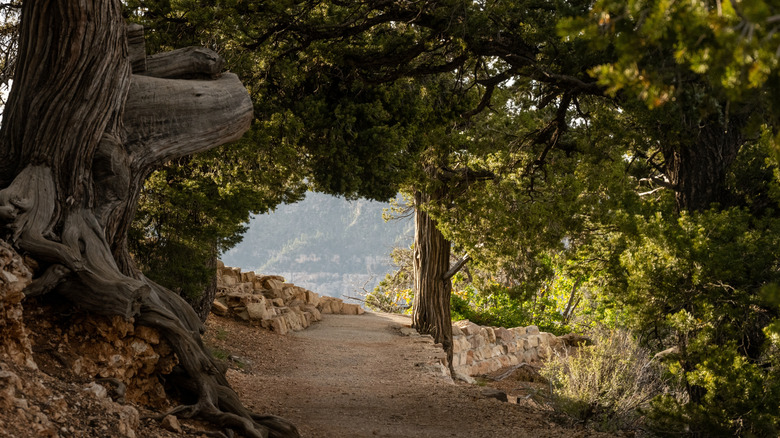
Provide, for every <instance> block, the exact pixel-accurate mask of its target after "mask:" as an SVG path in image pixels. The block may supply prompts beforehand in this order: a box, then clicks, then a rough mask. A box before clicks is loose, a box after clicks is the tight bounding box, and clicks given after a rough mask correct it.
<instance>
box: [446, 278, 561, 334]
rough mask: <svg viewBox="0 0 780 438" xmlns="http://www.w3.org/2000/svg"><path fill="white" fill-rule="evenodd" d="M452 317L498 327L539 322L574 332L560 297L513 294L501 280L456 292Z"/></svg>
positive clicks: (545, 328)
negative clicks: (562, 311)
mask: <svg viewBox="0 0 780 438" xmlns="http://www.w3.org/2000/svg"><path fill="white" fill-rule="evenodd" d="M450 304H451V309H452V318H453V319H454V320H459V319H468V320H469V321H471V322H473V323H476V324H479V325H487V326H495V327H507V328H511V327H526V326H529V325H536V326H538V327H539V329H540V330H542V331H546V332H550V333H554V334H557V335H561V334H565V333H568V332H570V331H571V330H570V328H569V327H568V326H567V325H566V324H565V323H564V321H563V316H562V315H561V314H560V313H559V312H558V311H557V306H556V304H557V303H556V301H555V300H554V299H551V298H549V297H545V296H536V297H534V299H533V300H523V299H517V298H512V296H511V295H510V291H509V290H507V289H506V288H503V287H501V286H500V285H498V284H493V285H492V286H491V287H489V288H488V289H487V290H483V291H477V289H476V288H475V287H474V286H473V285H466V286H465V287H464V288H463V289H460V290H456V291H454V292H453V294H452V296H451V299H450Z"/></svg>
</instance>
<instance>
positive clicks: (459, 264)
mask: <svg viewBox="0 0 780 438" xmlns="http://www.w3.org/2000/svg"><path fill="white" fill-rule="evenodd" d="M469 260H471V255H469V254H466V256H465V257H463V258H462V259H460V260H458V262H457V263H455V264H454V265H452V267H450V269H449V270H448V271H447V272H445V273H444V275H443V276H442V281H447V280H449V279H450V278H452V277H453V276H454V275H455V274H457V273H458V271H460V270H461V269H463V266H464V265H465V264H466V263H468V262H469Z"/></svg>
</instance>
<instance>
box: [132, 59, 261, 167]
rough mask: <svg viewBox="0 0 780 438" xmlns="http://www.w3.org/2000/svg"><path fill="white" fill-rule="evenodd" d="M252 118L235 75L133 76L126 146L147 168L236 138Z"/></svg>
mask: <svg viewBox="0 0 780 438" xmlns="http://www.w3.org/2000/svg"><path fill="white" fill-rule="evenodd" d="M252 118H253V107H252V101H251V99H250V98H249V94H248V93H247V91H246V88H244V86H243V85H242V84H241V81H240V80H239V79H238V77H237V76H236V75H234V74H232V73H226V74H224V75H222V76H221V77H219V78H218V79H216V80H183V79H162V78H155V77H149V76H134V77H133V80H132V84H131V85H130V90H129V92H128V97H127V104H126V107H125V117H124V126H125V131H126V133H127V143H126V147H127V150H128V152H129V153H130V156H131V157H132V160H133V162H134V165H136V166H140V167H146V166H150V165H157V164H161V163H163V162H165V161H167V160H171V159H174V158H178V157H182V156H185V155H190V154H193V153H197V152H201V151H205V150H208V149H211V148H213V147H214V146H215V145H219V144H223V143H227V142H230V141H234V140H238V139H239V138H241V136H242V135H243V133H244V132H245V131H246V130H247V129H249V126H250V125H251V123H252Z"/></svg>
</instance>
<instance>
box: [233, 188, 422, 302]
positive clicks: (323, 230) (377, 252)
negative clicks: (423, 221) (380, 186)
mask: <svg viewBox="0 0 780 438" xmlns="http://www.w3.org/2000/svg"><path fill="white" fill-rule="evenodd" d="M388 207H389V204H385V203H380V202H374V201H366V200H356V201H346V200H344V199H342V198H336V197H333V196H328V195H323V194H320V193H313V192H310V193H309V194H308V195H307V197H306V199H304V200H303V201H301V202H298V203H296V204H292V205H281V206H279V208H278V209H277V210H276V211H275V212H272V213H269V214H264V215H260V216H257V217H255V218H253V219H252V221H251V222H250V225H249V230H248V231H247V233H246V235H245V236H244V240H243V241H242V242H241V243H240V244H239V245H237V246H236V247H235V248H233V249H231V250H230V251H228V252H227V253H225V254H224V255H223V256H222V260H223V261H224V262H225V264H226V265H228V266H235V267H240V268H242V269H243V270H245V271H255V272H258V273H262V274H276V275H282V276H284V277H285V278H286V279H287V281H290V282H294V283H295V284H298V285H300V286H302V287H305V288H307V289H311V290H315V291H317V292H318V293H320V294H324V295H330V296H335V297H341V296H345V295H349V294H352V293H353V291H354V290H355V289H360V288H361V287H363V285H364V284H366V288H367V289H372V288H373V285H374V284H375V283H376V282H378V281H379V280H381V279H382V278H383V277H384V275H385V273H387V272H389V271H390V269H391V267H390V259H389V254H390V251H391V250H392V248H393V247H395V246H402V247H408V246H409V245H410V244H411V242H412V239H413V236H412V231H413V226H414V225H413V223H412V220H411V218H406V219H403V220H394V221H390V222H385V221H384V219H382V212H383V210H384V209H386V208H388Z"/></svg>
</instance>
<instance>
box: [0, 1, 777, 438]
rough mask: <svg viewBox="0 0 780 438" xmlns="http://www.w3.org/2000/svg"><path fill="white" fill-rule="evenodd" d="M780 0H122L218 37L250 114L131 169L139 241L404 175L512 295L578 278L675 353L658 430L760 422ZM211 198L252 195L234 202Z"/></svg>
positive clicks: (724, 429)
mask: <svg viewBox="0 0 780 438" xmlns="http://www.w3.org/2000/svg"><path fill="white" fill-rule="evenodd" d="M778 13H779V11H778V10H777V6H776V5H774V4H773V3H772V2H768V1H762V0H750V1H741V2H731V1H723V2H722V1H715V2H709V1H693V2H678V3H668V2H662V1H628V2H613V1H607V0H603V1H601V0H600V1H595V2H592V1H587V2H586V1H553V2H534V1H502V0H494V1H490V0H488V1H477V2H463V1H455V0H443V1H426V2H402V1H386V0H369V1H364V2H336V1H333V2H323V1H314V0H308V1H279V2H246V1H238V0H235V1H230V0H224V1H209V2H206V1H174V0H152V1H145V0H132V1H128V2H127V3H126V9H125V14H126V16H127V17H128V18H129V19H130V20H132V21H137V22H141V23H143V24H144V25H145V26H147V29H148V30H147V34H146V36H147V41H148V43H149V46H150V47H153V48H154V49H159V48H177V47H179V46H184V45H190V44H192V43H198V44H200V45H205V46H207V47H209V48H211V49H213V50H215V51H216V52H217V53H220V54H221V55H222V56H223V57H224V58H225V60H226V65H227V66H228V67H229V69H230V70H232V71H233V72H236V73H237V74H238V75H239V76H240V77H242V78H243V79H244V81H245V83H246V85H247V87H248V90H249V94H250V96H251V97H252V105H253V110H254V118H255V121H254V124H253V126H252V131H251V134H250V135H249V136H248V137H246V138H245V139H244V140H243V141H242V143H241V147H240V149H237V150H235V151H234V152H227V150H225V151H223V152H221V153H220V154H219V155H217V156H212V157H203V158H195V159H180V160H178V161H177V162H175V163H174V164H177V165H178V166H176V167H168V168H167V169H166V170H164V171H161V172H159V173H157V174H155V175H154V176H153V177H152V179H151V180H149V181H148V182H147V186H146V192H144V195H143V196H146V203H145V204H144V206H143V207H142V208H141V210H140V212H141V214H140V215H139V221H138V222H137V228H136V230H137V232H136V233H137V234H136V236H137V241H138V242H142V241H144V240H145V239H146V241H147V242H149V241H150V240H149V239H153V238H154V237H155V236H163V235H167V236H168V237H167V238H168V239H169V242H172V243H175V241H174V240H173V239H174V236H173V233H171V231H168V230H167V229H166V227H168V226H170V228H169V229H170V230H178V229H180V225H179V223H180V221H181V218H187V220H191V218H192V217H195V218H197V221H196V222H197V223H199V224H200V225H202V228H201V229H202V230H204V231H202V234H200V233H201V231H198V232H197V233H193V235H192V236H185V235H183V234H182V235H181V236H178V237H176V238H179V239H180V240H181V241H186V240H188V239H191V240H193V241H194V240H201V239H203V237H202V236H207V239H206V240H208V242H209V245H210V246H208V245H207V246H205V247H201V248H200V249H201V250H203V254H204V257H205V256H206V254H213V253H214V252H215V251H217V250H218V249H219V248H220V245H229V244H230V243H231V242H232V239H233V236H235V232H236V231H238V230H240V224H241V222H242V221H243V220H244V219H245V218H246V213H247V212H250V211H262V210H265V209H268V208H272V207H273V205H274V204H275V203H277V202H285V201H292V200H295V199H297V197H299V196H300V195H301V193H302V190H303V187H304V183H303V182H304V181H305V185H306V186H308V187H311V188H313V189H315V190H319V191H323V192H326V193H333V194H340V195H344V196H346V197H349V198H354V197H368V198H372V199H388V198H391V197H394V196H395V195H396V193H397V192H398V191H399V190H404V191H407V192H409V193H414V194H415V195H417V196H416V199H417V200H418V205H417V207H418V210H419V212H421V213H424V214H425V215H428V216H429V218H428V219H430V222H429V225H430V226H429V229H430V230H431V232H437V233H440V234H441V235H440V236H438V237H437V238H438V239H439V244H438V245H439V247H440V249H445V247H446V253H445V252H441V254H439V255H441V257H440V259H441V260H443V263H445V264H448V263H449V250H450V247H449V242H450V241H451V242H453V244H454V247H455V248H456V249H457V251H459V252H463V253H468V254H469V255H470V256H471V257H472V259H473V260H474V262H475V263H476V264H477V265H479V266H480V267H481V268H483V269H485V270H486V271H488V272H492V273H493V274H494V275H495V277H496V278H497V279H500V283H501V285H502V286H503V287H505V288H506V289H507V290H509V291H510V293H511V294H514V295H515V296H519V297H527V296H529V294H531V295H532V294H534V293H537V291H538V290H540V289H541V288H543V285H544V284H545V282H547V284H549V281H550V278H551V277H554V276H562V275H563V276H572V277H576V281H575V283H576V284H580V283H582V284H583V289H584V290H586V291H587V292H588V294H589V297H590V299H592V300H593V301H594V302H597V304H595V305H602V306H610V307H611V308H612V309H618V310H617V311H616V312H617V313H619V317H618V318H616V321H617V322H616V324H619V325H622V326H625V327H628V328H630V329H632V330H633V331H634V333H635V334H636V336H638V337H640V338H641V339H642V341H643V342H644V343H645V344H647V345H648V346H650V347H651V348H653V349H655V350H662V349H666V348H669V347H674V348H676V351H677V353H676V354H674V355H673V356H671V357H670V358H668V359H667V370H668V371H669V373H671V374H672V375H674V376H675V378H676V379H677V381H678V382H679V385H680V386H681V387H682V388H683V391H684V393H685V397H684V398H671V397H662V398H660V399H658V400H657V401H656V403H655V405H654V408H655V410H654V411H653V412H654V413H653V414H652V415H651V417H652V418H653V420H654V421H655V422H656V427H657V428H658V431H659V433H663V432H664V431H665V430H666V431H669V430H679V429H680V427H682V426H683V425H685V427H687V428H688V429H687V430H689V431H690V432H691V433H692V434H701V435H707V434H726V433H728V434H740V433H742V434H754V435H768V434H776V432H777V430H778V428H780V413H778V412H777V406H778V403H777V400H778V399H780V396H778V394H779V393H780V392H779V391H780V386H778V385H777V383H775V382H777V381H778V380H777V379H776V375H775V374H776V369H777V366H778V363H777V354H776V351H777V341H778V333H780V330H778V326H779V325H778V323H777V322H776V320H777V318H778V300H777V297H776V295H777V293H776V292H777V291H776V289H777V287H776V286H775V285H776V284H778V283H780V278H778V270H777V260H778V258H777V253H776V250H775V248H776V247H777V238H778V236H780V234H778V231H780V230H779V229H778V221H777V220H778V218H777V213H776V210H777V202H778V199H777V196H778V184H777V183H778V181H777V173H778V171H777V155H778V147H777V141H778V140H777V136H778V129H777V121H778V120H777V119H778V113H779V112H778V110H777V106H776V102H777V101H778V99H777V98H778V74H777V73H778V72H777V68H778V65H777V63H778V61H777V59H778V57H777V51H778V47H779V46H780V40H778V38H780V36H778V35H777V26H778V25H779V24H778V23H779V22H780V19H778ZM258 157H260V158H258ZM217 162H219V163H218V164H219V166H217ZM228 163H230V164H228ZM226 164H228V165H226ZM0 165H2V166H5V167H4V169H10V167H9V165H8V164H5V163H3V164H0ZM216 169H220V170H216ZM8 174H9V175H10V174H11V172H9V173H8ZM0 181H2V182H3V183H4V184H5V183H7V182H8V181H5V179H4V178H0ZM193 189H197V190H193ZM184 193H186V194H187V195H188V196H187V198H188V199H187V200H186V201H185V200H184V199H185V198H184V197H183V196H182V194H184ZM215 194H216V195H218V197H221V198H223V199H242V200H243V201H245V200H247V198H254V196H255V195H256V196H257V197H256V198H254V199H252V202H247V203H246V204H244V205H242V206H240V208H237V209H236V210H235V211H233V212H227V211H224V210H223V209H222V207H219V206H217V205H214V204H211V202H207V201H212V200H214V199H216V197H215ZM232 196H235V198H231V197H232ZM177 202H178V204H176V203H177ZM193 206H194V207H193ZM239 210H240V211H239ZM183 212H187V213H186V214H184V215H182V213H183ZM206 212H209V213H206ZM190 213H191V214H192V216H190ZM233 213H236V214H235V215H233ZM176 216H179V218H176ZM217 217H219V218H224V221H222V220H220V221H216V222H217V223H219V227H215V226H214V225H215V221H214V219H216V218H217ZM422 219H425V220H427V219H426V218H424V217H423V218H422ZM165 221H169V222H168V224H169V225H166V223H165ZM193 231H194V230H193ZM152 241H153V240H152ZM175 247H176V246H175V245H174V244H172V245H171V248H175ZM136 251H137V252H138V255H139V260H140V259H143V256H142V255H143V254H147V255H148V257H147V259H146V260H148V261H147V262H144V263H148V264H149V266H151V265H152V264H153V263H155V261H154V258H155V257H157V260H158V262H157V263H159V260H161V259H160V258H159V257H160V254H162V253H159V252H158V253H156V255H155V253H154V252H153V251H147V250H145V249H143V247H142V245H139V246H138V247H137V250H136ZM144 251H146V252H144ZM551 260H555V261H556V262H554V263H553V262H551ZM735 260H738V263H736V262H735ZM445 271H446V269H445ZM432 275H433V276H435V277H437V278H436V281H439V279H440V278H441V277H442V275H443V273H442V272H438V273H435V274H432ZM436 293H437V294H438V293H441V296H438V297H437V298H442V297H444V298H445V301H446V300H447V298H448V293H449V291H448V290H447V289H446V288H443V289H441V291H440V292H436ZM440 301H441V300H440ZM439 304H441V303H439ZM444 305H446V303H444ZM445 319H447V318H445ZM731 382H737V383H736V384H732V383H731Z"/></svg>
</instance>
